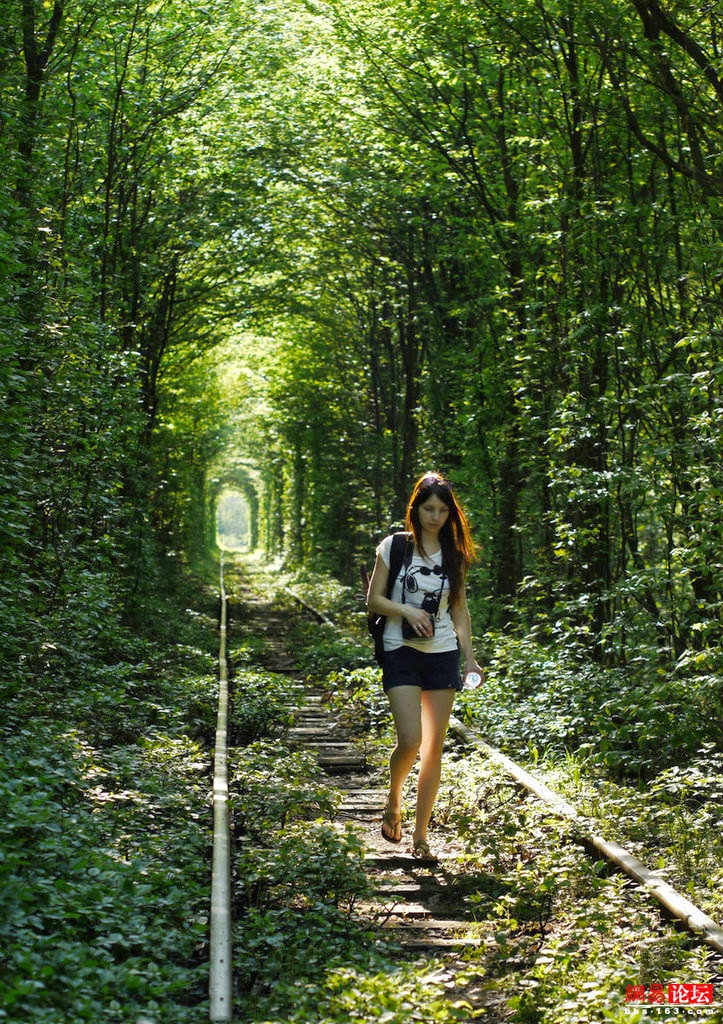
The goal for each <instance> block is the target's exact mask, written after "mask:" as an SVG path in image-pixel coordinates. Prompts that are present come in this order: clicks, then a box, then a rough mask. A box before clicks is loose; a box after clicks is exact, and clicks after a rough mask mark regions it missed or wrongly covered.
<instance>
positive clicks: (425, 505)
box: [417, 494, 449, 533]
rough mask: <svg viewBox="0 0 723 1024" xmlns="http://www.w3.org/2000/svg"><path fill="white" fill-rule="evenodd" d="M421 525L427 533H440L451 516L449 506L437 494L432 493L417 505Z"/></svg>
mask: <svg viewBox="0 0 723 1024" xmlns="http://www.w3.org/2000/svg"><path fill="white" fill-rule="evenodd" d="M417 512H418V513H419V525H420V526H421V527H422V530H424V531H425V532H427V533H439V531H440V530H441V529H442V527H443V526H444V524H445V523H446V522H447V519H448V517H449V506H448V505H445V503H444V502H443V501H442V499H441V498H438V497H437V495H436V494H430V496H429V497H428V498H425V500H424V501H421V502H420V503H419V505H418V506H417Z"/></svg>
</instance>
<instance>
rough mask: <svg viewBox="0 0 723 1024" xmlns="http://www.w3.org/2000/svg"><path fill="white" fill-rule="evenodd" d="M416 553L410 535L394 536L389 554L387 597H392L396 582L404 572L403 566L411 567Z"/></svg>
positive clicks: (397, 534)
mask: <svg viewBox="0 0 723 1024" xmlns="http://www.w3.org/2000/svg"><path fill="white" fill-rule="evenodd" d="M413 553H414V542H413V540H412V535H411V534H410V533H395V534H393V535H392V547H391V551H390V553H389V580H388V582H387V597H390V596H391V593H392V587H393V586H394V582H395V580H396V578H397V576H398V575H399V573H400V572H401V571H402V566H403V565H409V563H410V562H411V560H412V555H413Z"/></svg>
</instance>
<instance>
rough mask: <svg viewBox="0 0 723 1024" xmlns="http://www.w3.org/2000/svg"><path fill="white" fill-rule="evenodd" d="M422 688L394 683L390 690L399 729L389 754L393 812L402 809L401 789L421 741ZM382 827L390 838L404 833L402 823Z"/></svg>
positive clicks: (389, 696) (397, 728) (390, 806)
mask: <svg viewBox="0 0 723 1024" xmlns="http://www.w3.org/2000/svg"><path fill="white" fill-rule="evenodd" d="M421 692H422V691H421V689H420V688H419V687H418V686H393V687H392V689H391V690H388V691H387V697H388V698H389V705H390V707H391V710H392V717H393V719H394V727H395V729H396V731H397V745H396V746H395V748H394V750H393V751H392V755H391V757H390V758H389V796H388V798H387V809H388V810H389V811H390V812H391V813H393V814H401V813H402V790H403V789H404V783H405V782H406V781H407V776H408V775H409V773H410V771H411V770H412V765H413V764H414V762H415V761H416V759H417V754H418V753H419V747H420V744H421V742H422V705H421V699H420V695H421ZM382 829H383V830H384V831H385V832H386V833H387V835H389V836H390V838H398V837H399V836H400V835H401V823H400V824H399V825H397V827H396V828H394V829H392V828H391V826H388V825H386V823H383V824H382Z"/></svg>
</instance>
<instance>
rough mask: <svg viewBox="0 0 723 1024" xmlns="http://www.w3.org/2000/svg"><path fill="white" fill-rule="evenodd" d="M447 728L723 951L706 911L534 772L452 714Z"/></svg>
mask: <svg viewBox="0 0 723 1024" xmlns="http://www.w3.org/2000/svg"><path fill="white" fill-rule="evenodd" d="M450 728H451V729H452V730H453V731H454V732H455V733H457V735H458V736H460V737H461V738H462V739H463V740H464V741H465V742H466V743H468V744H470V746H473V747H476V748H477V749H478V750H481V751H482V752H483V753H484V754H486V756H487V757H489V759H490V760H491V761H494V762H495V764H498V765H499V766H500V767H501V768H503V769H504V770H505V771H506V772H507V774H508V775H510V776H512V778H513V779H514V780H515V781H516V782H517V783H519V784H520V785H521V786H524V788H525V789H527V790H528V791H529V792H530V793H534V795H535V796H537V797H538V798H539V799H540V800H542V801H543V802H544V803H545V804H547V805H548V807H550V808H552V810H553V811H555V812H556V813H557V814H559V815H561V816H562V817H564V818H568V819H570V820H572V821H574V822H575V823H576V824H577V825H580V826H582V836H581V841H582V842H583V843H584V844H585V845H590V846H593V847H594V848H595V849H596V850H598V851H599V852H600V853H602V854H603V856H604V857H606V858H607V859H608V860H611V861H612V862H613V863H614V864H616V865H617V866H618V867H619V868H620V869H621V870H622V871H624V872H625V873H626V874H627V875H629V876H630V877H631V878H633V879H634V880H635V881H636V882H639V883H640V885H642V886H643V887H644V888H645V889H646V890H647V891H648V892H649V893H650V894H651V895H652V896H654V897H655V899H656V900H658V902H659V903H661V904H662V905H663V906H664V907H665V908H666V910H668V911H669V912H670V913H671V914H672V915H673V916H674V917H675V918H677V919H678V920H679V921H681V922H682V923H683V924H684V925H685V926H686V928H688V929H689V930H690V931H691V932H693V933H694V934H695V935H698V936H699V937H700V938H701V939H703V941H704V942H706V943H707V944H708V945H709V946H711V947H712V948H713V949H715V950H717V952H719V953H723V928H721V926H720V925H719V924H717V923H716V922H715V921H714V920H713V919H712V918H710V917H708V915H707V914H704V913H703V911H702V910H700V909H699V908H698V907H696V906H695V904H693V903H691V902H690V900H688V899H686V897H685V896H682V895H681V894H680V893H679V892H678V891H677V890H676V889H674V888H673V887H672V885H669V884H668V883H667V882H664V881H663V880H662V879H661V878H659V877H658V876H657V875H656V874H655V873H654V872H653V871H651V870H650V869H649V868H647V867H646V866H645V865H644V864H643V863H642V861H639V860H638V859H637V857H634V856H633V854H632V853H629V852H628V850H626V849H625V848H624V847H622V846H619V845H618V844H617V843H614V842H610V841H609V840H607V839H603V838H602V836H599V835H597V834H596V833H595V832H592V831H588V829H589V824H590V823H589V820H586V819H585V818H583V817H582V816H581V815H580V814H579V813H578V811H577V810H576V809H575V808H574V807H573V806H572V804H569V803H568V802H567V800H564V799H563V798H562V797H561V796H560V795H559V794H558V793H555V792H554V791H553V790H551V789H550V788H549V787H548V786H546V785H545V784H544V782H540V781H539V779H536V778H535V777H534V775H530V773H529V772H527V771H525V769H524V768H521V767H520V766H519V765H518V764H515V762H514V761H512V760H511V759H510V758H509V757H506V756H505V755H504V754H502V753H500V751H499V750H496V749H495V748H494V747H491V746H490V745H489V743H486V742H485V741H484V740H483V739H482V738H481V737H480V736H478V735H477V733H476V732H475V731H474V730H473V729H470V728H469V727H468V726H466V725H464V724H463V723H462V722H460V721H459V720H458V719H457V718H455V717H454V716H452V718H451V719H450Z"/></svg>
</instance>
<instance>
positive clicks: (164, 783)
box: [0, 602, 216, 1024]
mask: <svg viewBox="0 0 723 1024" xmlns="http://www.w3.org/2000/svg"><path fill="white" fill-rule="evenodd" d="M156 611H157V612H160V611H162V615H161V616H159V619H158V621H159V622H160V623H161V624H162V627H163V631H164V632H163V635H160V636H159V635H156V636H154V637H150V636H149V637H148V639H143V638H140V637H139V636H138V635H132V634H130V633H127V632H125V631H124V630H122V629H121V628H120V627H116V629H115V633H114V635H113V636H112V642H111V636H110V630H109V628H108V627H107V626H106V628H105V630H104V638H103V639H104V642H103V643H101V644H99V649H98V650H96V651H95V652H93V650H92V647H91V644H90V642H89V643H88V645H87V648H86V649H83V646H82V645H76V644H73V645H72V646H70V645H69V646H68V647H67V649H66V648H65V647H64V645H63V644H62V643H61V642H57V643H56V642H53V643H47V644H45V645H44V647H43V648H42V649H33V651H32V653H31V654H30V655H28V657H29V659H32V660H33V662H34V664H35V668H36V670H37V675H36V676H35V678H34V679H33V682H32V685H28V684H27V682H26V685H24V686H18V687H15V688H14V692H12V693H11V694H9V695H8V696H6V700H5V704H4V709H3V711H4V714H3V726H2V731H3V735H2V750H1V751H0V814H1V815H2V821H3V841H2V852H1V854H0V948H2V955H3V960H4V964H3V970H2V972H0V1020H2V1021H4V1022H8V1024H26V1022H28V1021H33V1022H34V1024H35V1022H38V1024H70V1022H72V1024H82V1022H86V1021H87V1022H88V1024H98V1022H99V1021H103V1024H116V1022H117V1024H137V1022H138V1021H139V1020H144V1021H152V1022H153V1024H166V1022H167V1024H184V1022H188V1024H196V1022H197V1021H198V1020H199V1018H200V1017H202V1016H203V1014H204V1009H203V1007H204V1004H205V1001H206V987H207V982H206V977H207V965H206V962H207V934H206V933H207V904H208V887H209V866H208V846H209V839H208V817H209V811H208V803H207V794H208V789H209V768H210V759H209V751H210V749H211V746H212V735H213V732H212V730H213V723H214V721H215V710H214V704H215V698H214V693H215V689H216V684H215V659H214V651H213V648H214V645H215V642H216V641H215V636H214V632H215V631H214V626H215V620H213V619H211V618H209V617H207V616H206V615H205V614H202V613H198V612H191V611H183V610H182V609H180V610H179V608H178V607H176V606H175V605H174V604H172V603H171V602H168V603H167V604H164V605H163V607H162V608H161V607H160V606H159V607H158V608H157V609H156ZM158 632H160V630H159V631H158ZM172 635H173V637H174V639H173V641H172V640H171V639H170V638H171V636H172ZM206 1012H207V1011H206Z"/></svg>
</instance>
